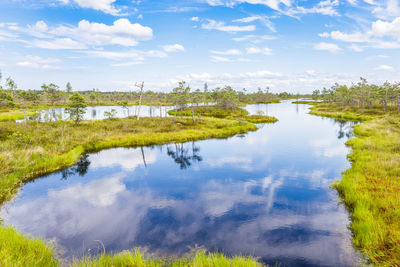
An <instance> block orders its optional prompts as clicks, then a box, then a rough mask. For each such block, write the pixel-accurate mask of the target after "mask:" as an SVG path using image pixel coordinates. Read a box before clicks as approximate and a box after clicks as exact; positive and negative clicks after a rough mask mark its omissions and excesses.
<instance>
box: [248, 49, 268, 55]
mask: <svg viewBox="0 0 400 267" xmlns="http://www.w3.org/2000/svg"><path fill="white" fill-rule="evenodd" d="M246 52H247V54H264V55H267V56H269V55H272V50H271V49H270V48H268V47H264V48H258V47H248V48H246Z"/></svg>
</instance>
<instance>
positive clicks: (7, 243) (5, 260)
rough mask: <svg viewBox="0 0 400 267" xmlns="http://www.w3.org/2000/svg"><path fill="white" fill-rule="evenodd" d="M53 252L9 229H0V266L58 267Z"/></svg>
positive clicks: (42, 243)
mask: <svg viewBox="0 0 400 267" xmlns="http://www.w3.org/2000/svg"><path fill="white" fill-rule="evenodd" d="M58 263H59V262H58V260H57V259H55V257H54V253H53V251H52V250H51V249H50V248H49V247H48V246H47V245H46V244H45V243H44V242H43V241H42V240H40V239H31V238H27V237H26V236H24V235H22V234H19V233H17V232H16V231H15V230H14V229H12V228H11V227H0V266H58Z"/></svg>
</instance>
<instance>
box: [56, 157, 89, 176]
mask: <svg viewBox="0 0 400 267" xmlns="http://www.w3.org/2000/svg"><path fill="white" fill-rule="evenodd" d="M89 165H90V161H89V155H85V156H82V157H81V158H80V159H79V161H78V163H77V164H75V165H74V166H72V167H71V168H68V169H65V170H62V171H61V174H62V178H61V179H62V180H66V179H67V178H68V177H70V176H72V175H75V174H78V175H79V176H84V175H85V174H86V173H87V171H88V168H89Z"/></svg>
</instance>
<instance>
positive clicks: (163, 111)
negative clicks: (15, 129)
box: [28, 105, 173, 121]
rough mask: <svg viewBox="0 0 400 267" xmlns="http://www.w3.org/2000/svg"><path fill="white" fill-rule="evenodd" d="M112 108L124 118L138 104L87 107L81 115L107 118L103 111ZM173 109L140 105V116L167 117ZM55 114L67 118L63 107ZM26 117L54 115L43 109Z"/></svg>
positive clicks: (51, 117) (42, 118)
mask: <svg viewBox="0 0 400 267" xmlns="http://www.w3.org/2000/svg"><path fill="white" fill-rule="evenodd" d="M112 109H114V110H115V112H116V113H115V118H126V117H128V115H129V116H135V115H136V114H137V112H138V111H137V109H138V106H129V107H128V109H126V108H122V107H120V106H97V107H87V108H86V109H85V111H86V112H85V114H84V115H83V119H84V120H102V119H105V118H107V116H106V115H105V114H104V112H110V111H111V110H112ZM171 109H173V107H171V106H161V107H158V106H157V107H153V106H143V105H142V106H141V107H140V117H160V116H162V117H168V116H169V115H168V111H169V110H171ZM55 115H56V118H57V119H62V120H67V119H68V118H69V114H67V113H66V112H65V108H56V109H55ZM28 119H31V120H38V121H54V115H53V110H52V109H44V110H41V111H40V112H39V115H38V116H34V117H30V118H28Z"/></svg>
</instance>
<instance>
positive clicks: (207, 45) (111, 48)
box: [0, 0, 400, 93]
mask: <svg viewBox="0 0 400 267" xmlns="http://www.w3.org/2000/svg"><path fill="white" fill-rule="evenodd" d="M399 58H400V0H322V1H319V0H317V1H314V0H312V1H306V0H192V1H189V0H180V1H172V0H0V70H1V72H2V74H3V80H2V82H3V83H4V79H5V77H8V76H11V77H12V78H13V79H14V80H15V81H16V83H17V85H18V88H19V89H39V88H40V86H41V85H42V84H43V83H50V82H52V83H56V84H58V85H59V86H60V88H61V89H64V88H65V85H66V83H67V82H70V83H71V84H72V86H73V88H74V90H76V91H82V90H92V89H93V88H96V89H98V90H100V91H132V90H137V88H136V87H135V83H136V82H141V81H144V83H145V89H147V90H155V91H170V90H171V89H172V88H174V87H176V86H177V83H178V82H179V81H182V80H184V81H186V82H187V83H188V84H189V85H190V86H191V87H192V88H200V89H202V88H203V86H204V83H207V84H208V86H209V88H214V87H222V86H226V85H230V86H232V87H233V88H234V89H236V90H242V89H243V88H246V90H247V91H256V90H257V89H258V88H262V89H266V88H267V87H269V88H270V91H271V92H276V93H277V92H282V91H287V92H291V93H308V92H312V91H313V90H315V89H322V88H323V87H326V88H329V87H331V86H332V85H334V83H335V82H338V83H341V84H351V83H352V82H357V81H358V80H359V78H360V77H364V78H366V79H367V80H368V81H369V82H371V83H383V82H384V81H386V80H388V81H391V82H395V81H400V79H399V74H400V72H399V71H400V61H399Z"/></svg>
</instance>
